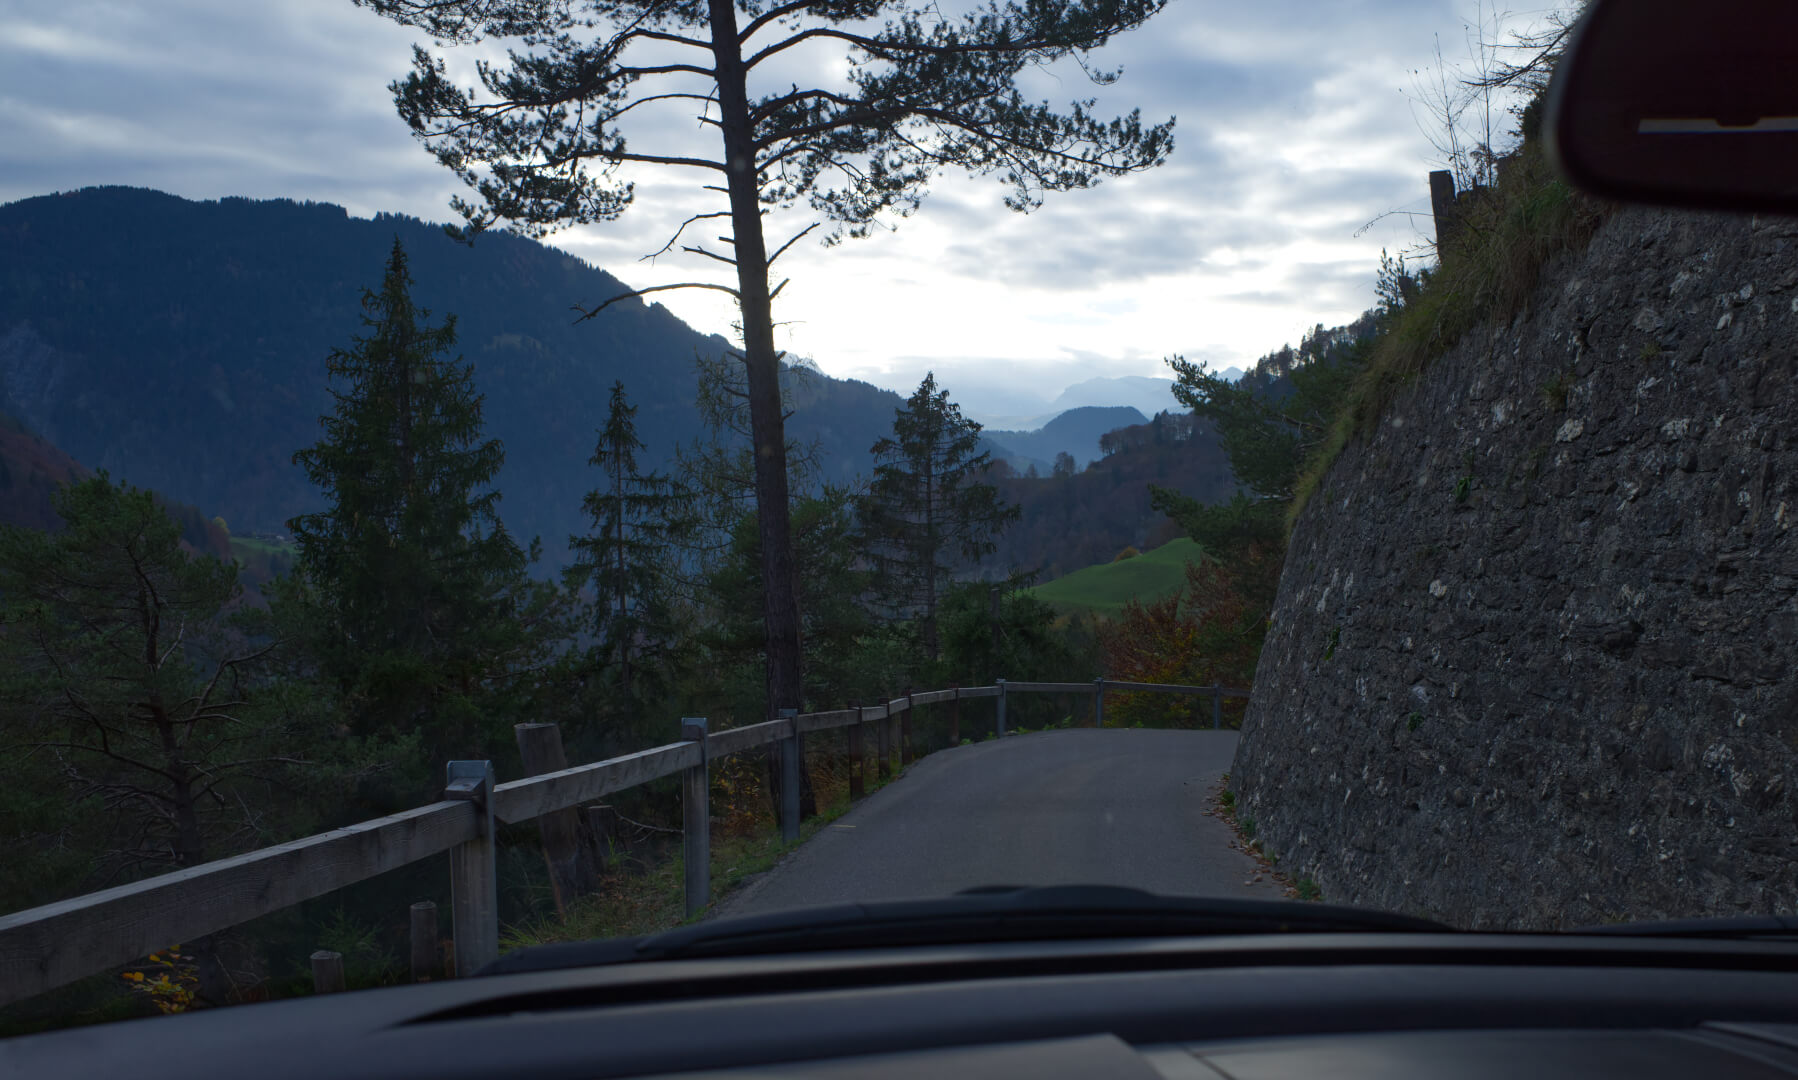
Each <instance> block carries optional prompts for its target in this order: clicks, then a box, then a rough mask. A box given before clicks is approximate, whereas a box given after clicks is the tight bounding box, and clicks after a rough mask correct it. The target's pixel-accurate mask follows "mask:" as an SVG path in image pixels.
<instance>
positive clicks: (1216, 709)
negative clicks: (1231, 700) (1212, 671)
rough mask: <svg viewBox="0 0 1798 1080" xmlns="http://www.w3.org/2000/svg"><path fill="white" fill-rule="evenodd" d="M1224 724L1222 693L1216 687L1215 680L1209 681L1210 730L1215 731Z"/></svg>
mask: <svg viewBox="0 0 1798 1080" xmlns="http://www.w3.org/2000/svg"><path fill="white" fill-rule="evenodd" d="M1223 724H1224V692H1223V690H1222V689H1221V688H1220V687H1219V686H1218V685H1217V679H1216V678H1215V677H1214V678H1213V679H1212V680H1211V730H1212V731H1216V730H1217V729H1219V728H1221V727H1223Z"/></svg>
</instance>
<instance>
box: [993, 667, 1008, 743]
mask: <svg viewBox="0 0 1798 1080" xmlns="http://www.w3.org/2000/svg"><path fill="white" fill-rule="evenodd" d="M994 681H996V682H997V683H998V684H999V720H998V725H997V730H998V732H999V735H998V737H999V738H1001V739H1003V738H1005V680H1004V679H997V680H994Z"/></svg>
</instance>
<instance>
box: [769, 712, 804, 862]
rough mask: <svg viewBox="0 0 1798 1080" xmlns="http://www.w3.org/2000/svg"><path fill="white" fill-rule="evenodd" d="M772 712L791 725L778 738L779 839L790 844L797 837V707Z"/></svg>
mask: <svg viewBox="0 0 1798 1080" xmlns="http://www.w3.org/2000/svg"><path fill="white" fill-rule="evenodd" d="M774 714H775V715H776V716H778V717H779V718H780V719H782V720H786V721H788V722H789V723H791V724H792V725H793V730H792V731H790V732H788V733H787V737H786V738H784V739H782V740H780V807H779V810H780V812H779V814H778V815H777V816H778V817H779V818H780V839H781V843H783V844H791V843H794V842H796V841H797V840H798V839H799V784H800V781H799V770H800V769H801V768H803V767H804V765H805V762H803V761H802V760H800V746H799V722H798V720H796V719H795V718H796V717H797V716H798V715H799V710H798V709H776V710H774Z"/></svg>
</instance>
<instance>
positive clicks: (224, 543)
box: [0, 415, 231, 560]
mask: <svg viewBox="0 0 1798 1080" xmlns="http://www.w3.org/2000/svg"><path fill="white" fill-rule="evenodd" d="M92 475H93V470H91V469H88V468H86V467H85V466H83V465H82V464H81V463H80V462H78V461H76V460H75V459H74V458H72V457H70V456H69V455H68V454H65V453H63V452H62V449H61V448H60V447H58V446H56V445H55V444H54V443H52V442H50V441H49V440H48V439H46V438H44V437H43V436H41V435H39V434H37V433H36V432H34V431H32V430H31V429H30V428H28V427H26V426H25V425H24V424H21V423H19V422H18V421H17V420H15V419H13V418H12V417H10V416H6V415H0V525H18V526H22V527H24V528H27V529H57V528H60V527H61V525H62V520H61V519H60V518H59V517H57V514H56V508H55V506H54V504H53V503H52V502H51V496H52V495H53V494H54V493H55V491H56V489H57V488H58V487H60V486H61V485H63V484H67V483H70V482H71V481H75V480H80V479H83V478H85V477H88V476H92ZM158 501H159V502H160V503H161V504H162V508H163V509H164V510H166V511H168V514H169V516H170V517H172V518H174V519H175V521H176V523H177V524H179V525H180V526H181V538H182V539H183V540H184V541H186V542H187V545H188V547H189V548H191V549H192V550H194V551H195V552H198V553H200V554H204V555H212V556H216V557H217V558H220V559H227V560H228V559H230V558H231V540H230V536H229V535H228V534H227V533H226V531H225V530H224V529H222V528H220V527H219V526H218V525H217V524H215V523H214V522H213V521H212V520H211V519H210V518H208V517H207V516H206V515H205V514H204V513H202V512H201V511H200V509H199V508H198V507H195V506H190V505H187V504H185V503H176V502H171V501H169V500H168V499H166V498H162V497H161V496H160V494H158Z"/></svg>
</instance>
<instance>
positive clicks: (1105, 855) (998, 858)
mask: <svg viewBox="0 0 1798 1080" xmlns="http://www.w3.org/2000/svg"><path fill="white" fill-rule="evenodd" d="M1235 753H1236V733H1235V732H1229V731H1225V732H1212V731H1150V730H1139V729H1134V728H1123V729H1115V730H1105V731H1094V730H1090V729H1089V730H1072V731H1051V732H1040V733H1037V734H1033V735H1020V736H1014V737H1012V738H1008V739H1005V740H1003V741H995V742H984V743H978V744H975V745H972V746H962V747H956V748H954V749H950V750H945V751H942V752H940V753H936V754H932V755H930V756H929V757H927V758H925V759H923V760H922V761H920V762H918V763H917V764H916V765H914V766H913V767H912V769H911V771H910V772H909V773H907V774H906V775H905V776H904V777H903V778H901V779H900V780H898V781H896V782H894V783H892V784H890V785H888V786H887V787H885V788H882V789H881V790H879V791H877V792H875V793H874V794H873V795H872V796H870V797H869V798H868V799H867V800H866V801H864V802H862V803H861V804H860V805H859V806H857V807H856V808H855V809H853V810H851V811H850V812H849V813H847V814H845V815H843V816H842V817H841V818H839V819H837V821H835V822H834V823H832V824H831V825H829V826H826V827H825V828H824V829H822V830H821V831H820V832H819V833H818V834H817V835H816V836H814V837H812V839H811V840H809V841H807V842H806V843H805V844H804V845H803V846H801V847H800V848H799V849H798V850H797V851H795V852H793V853H792V854H791V855H789V856H787V857H786V858H785V859H784V860H782V861H781V863H780V864H779V865H778V866H776V867H775V868H774V869H772V870H770V871H768V872H767V873H765V874H762V875H761V876H760V877H758V878H756V879H754V880H752V881H751V882H750V883H749V884H748V885H746V886H744V888H743V889H742V890H740V891H739V892H737V893H736V894H735V895H733V896H731V897H730V898H728V899H727V900H725V901H724V903H723V904H721V905H720V906H719V908H718V910H717V912H716V916H717V917H726V918H728V917H732V916H738V915H756V914H761V913H763V912H769V911H780V910H783V909H786V908H794V907H807V906H811V905H816V904H837V903H847V902H853V901H866V900H904V899H916V898H920V897H933V896H945V895H948V894H950V893H955V892H959V891H961V890H963V889H968V888H972V887H974V886H978V885H1069V884H1102V885H1130V886H1134V887H1136V888H1139V889H1147V890H1149V891H1151V892H1159V893H1166V894H1170V895H1186V896H1235V897H1245V898H1253V897H1260V898H1265V899H1278V898H1280V896H1281V895H1282V894H1281V892H1280V889H1279V887H1278V886H1277V885H1276V884H1274V883H1273V881H1271V880H1269V879H1268V878H1266V877H1265V876H1264V875H1262V874H1260V873H1259V871H1258V868H1257V866H1256V864H1255V862H1254V860H1253V859H1251V858H1250V857H1249V856H1247V855H1244V854H1243V853H1242V852H1240V851H1235V850H1232V849H1231V848H1230V846H1229V845H1230V841H1231V838H1232V837H1231V833H1230V830H1229V828H1228V827H1227V826H1226V825H1225V824H1224V823H1223V822H1222V821H1220V820H1218V819H1217V818H1214V817H1208V816H1206V814H1205V810H1206V809H1207V808H1208V806H1209V803H1210V799H1211V796H1212V792H1213V791H1215V790H1216V787H1217V783H1218V780H1219V778H1220V777H1222V776H1223V774H1224V773H1225V772H1226V771H1227V770H1228V769H1229V767H1230V761H1231V759H1232V757H1234V755H1235Z"/></svg>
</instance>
